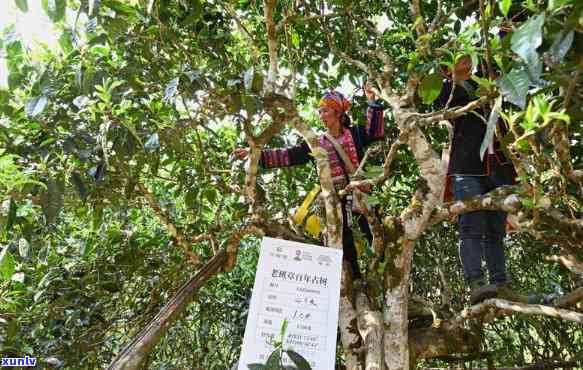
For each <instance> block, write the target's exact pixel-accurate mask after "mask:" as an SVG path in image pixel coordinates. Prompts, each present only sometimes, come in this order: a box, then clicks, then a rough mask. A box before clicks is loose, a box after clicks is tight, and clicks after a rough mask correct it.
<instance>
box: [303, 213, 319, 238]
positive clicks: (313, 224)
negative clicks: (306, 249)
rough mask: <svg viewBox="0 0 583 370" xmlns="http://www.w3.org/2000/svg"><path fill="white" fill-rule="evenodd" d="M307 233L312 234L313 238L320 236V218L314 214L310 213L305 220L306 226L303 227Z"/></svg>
mask: <svg viewBox="0 0 583 370" xmlns="http://www.w3.org/2000/svg"><path fill="white" fill-rule="evenodd" d="M304 229H305V230H306V232H308V234H310V235H312V236H313V237H314V238H316V239H317V238H319V237H320V232H321V231H322V229H321V228H320V218H319V217H318V216H316V215H310V216H309V217H308V220H307V221H306V227H305V228H304Z"/></svg>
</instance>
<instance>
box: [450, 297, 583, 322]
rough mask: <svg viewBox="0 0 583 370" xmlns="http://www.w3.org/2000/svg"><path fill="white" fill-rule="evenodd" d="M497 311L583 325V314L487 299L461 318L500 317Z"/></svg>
mask: <svg viewBox="0 0 583 370" xmlns="http://www.w3.org/2000/svg"><path fill="white" fill-rule="evenodd" d="M492 311H494V312H492ZM497 311H502V312H503V313H505V312H506V313H521V314H525V315H544V316H549V317H554V318H558V319H562V320H567V321H572V322H576V323H579V324H583V314H581V313H578V312H574V311H568V310H565V309H562V308H555V307H550V306H543V305H539V304H525V303H518V302H511V301H506V300H503V299H487V300H485V301H484V302H482V303H480V304H477V305H474V306H471V307H469V308H466V309H465V310H464V311H463V312H462V314H461V317H462V318H464V319H467V318H475V317H482V316H484V315H490V314H494V316H499V313H498V312H497Z"/></svg>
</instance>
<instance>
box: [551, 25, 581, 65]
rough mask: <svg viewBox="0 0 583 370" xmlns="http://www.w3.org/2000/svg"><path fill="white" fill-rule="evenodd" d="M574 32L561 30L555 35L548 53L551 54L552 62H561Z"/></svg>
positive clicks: (571, 42) (570, 43) (571, 41)
mask: <svg viewBox="0 0 583 370" xmlns="http://www.w3.org/2000/svg"><path fill="white" fill-rule="evenodd" d="M574 36H575V32H573V31H570V32H566V34H565V31H561V32H559V33H558V34H557V35H556V36H555V40H554V41H553V44H552V45H551V48H550V49H549V54H550V55H551V61H552V62H553V63H561V62H562V61H563V58H564V57H565V55H567V52H568V51H569V49H570V48H571V45H572V44H573V39H574Z"/></svg>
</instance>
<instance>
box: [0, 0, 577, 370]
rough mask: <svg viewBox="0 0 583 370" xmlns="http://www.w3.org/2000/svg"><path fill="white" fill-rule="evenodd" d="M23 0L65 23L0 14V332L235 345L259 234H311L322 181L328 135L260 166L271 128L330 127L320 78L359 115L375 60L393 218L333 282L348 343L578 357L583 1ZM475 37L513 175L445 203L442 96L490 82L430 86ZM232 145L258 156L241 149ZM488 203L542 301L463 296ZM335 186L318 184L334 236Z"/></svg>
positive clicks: (54, 361)
mask: <svg viewBox="0 0 583 370" xmlns="http://www.w3.org/2000/svg"><path fill="white" fill-rule="evenodd" d="M12 1H13V0H3V1H2V4H1V5H0V11H3V10H2V7H4V6H5V2H12ZM33 1H41V4H42V6H43V9H44V11H45V12H46V14H47V15H48V16H49V17H50V19H51V20H52V21H53V22H54V25H55V27H56V29H57V30H58V32H59V35H60V37H59V46H60V47H59V48H47V47H45V48H41V49H37V50H34V51H32V50H29V49H27V48H26V47H25V45H24V44H23V42H22V41H21V40H20V39H19V36H18V34H17V33H16V32H15V29H14V27H10V26H9V27H6V28H4V29H3V30H0V32H1V34H0V55H1V57H2V58H5V60H6V62H7V67H8V73H9V74H8V86H6V87H4V88H1V89H0V248H1V251H0V354H1V356H2V357H21V356H25V355H29V356H36V357H38V358H39V359H40V361H41V362H42V363H43V365H42V366H46V367H56V368H64V369H96V368H104V367H107V366H108V365H109V364H111V363H112V361H114V359H116V356H117V360H118V361H122V362H123V361H126V360H127V361H126V362H124V364H125V365H123V366H122V365H120V363H121V362H118V365H116V366H118V367H115V366H113V365H112V368H120V369H121V368H128V369H129V368H140V367H141V368H150V369H188V368H192V369H229V368H231V367H232V366H233V365H234V364H235V363H236V361H237V359H238V356H239V351H240V346H241V341H242V338H243V333H244V328H245V321H246V318H247V309H248V305H249V300H250V297H251V288H252V285H253V279H254V271H255V266H256V263H257V258H258V254H259V252H258V245H259V242H260V240H261V237H262V236H264V235H266V236H274V237H281V238H286V239H293V240H300V241H305V242H309V243H318V241H317V240H316V239H314V238H313V237H312V236H311V235H310V234H308V233H304V228H303V226H302V225H295V224H294V223H293V222H292V221H290V220H291V216H293V213H294V211H295V210H296V209H297V207H298V206H299V205H300V204H301V202H302V201H303V199H304V197H305V196H306V194H307V193H308V192H309V191H310V190H311V189H312V188H313V187H314V186H315V185H316V184H321V185H322V187H323V189H326V186H327V185H326V181H325V180H326V178H325V176H326V172H325V169H326V166H327V164H326V163H322V161H318V163H317V166H313V165H307V166H302V167H295V168H293V169H280V170H271V171H266V170H259V172H257V160H258V157H257V153H258V151H259V150H260V149H261V148H264V147H278V146H285V145H291V144H295V143H296V142H297V141H298V140H299V138H300V137H301V136H303V137H304V138H308V139H309V138H310V135H311V134H312V135H313V133H314V132H317V131H321V130H322V126H321V123H320V122H319V121H318V117H317V113H316V105H317V99H318V98H319V97H320V94H321V93H322V92H323V91H325V90H328V89H341V90H342V91H343V92H345V93H347V94H348V96H349V97H350V99H351V101H352V103H353V104H352V108H351V111H350V112H351V117H352V119H353V121H354V122H355V123H356V124H363V123H364V120H365V118H364V117H365V116H364V115H365V111H364V107H365V102H366V99H365V97H364V95H363V92H362V89H361V88H360V87H361V86H362V84H363V83H364V81H365V80H366V79H367V78H369V79H371V80H372V81H373V83H374V86H375V91H376V92H377V95H378V96H379V97H380V98H381V99H382V100H383V102H384V104H385V105H386V107H387V110H386V112H385V117H386V132H387V134H386V139H385V140H384V142H382V143H380V144H377V146H375V147H374V150H372V151H371V152H370V153H369V159H368V161H367V165H366V167H365V168H364V171H363V172H362V174H361V181H369V182H372V183H374V184H376V186H375V188H374V193H373V196H372V197H371V201H372V202H373V203H374V204H375V205H376V206H377V207H378V210H379V212H378V213H379V214H380V215H381V216H382V220H381V222H380V223H379V224H378V225H376V226H377V229H376V230H377V232H376V233H375V246H368V245H366V242H364V239H363V238H360V239H361V241H360V242H359V253H360V262H361V267H362V270H363V271H365V279H366V280H367V281H368V283H367V286H366V288H362V287H359V286H352V285H351V282H350V281H345V282H344V283H343V284H345V285H343V292H344V293H343V298H342V304H343V307H344V308H343V310H344V311H342V312H344V313H346V315H344V316H343V317H344V318H345V319H346V318H347V317H348V318H350V317H352V318H353V319H354V323H356V322H358V330H352V331H350V330H349V329H350V325H356V324H354V323H353V322H352V321H351V320H348V321H346V322H341V323H340V335H339V340H338V351H337V356H338V361H337V363H338V365H337V366H338V368H343V366H346V368H350V369H356V368H366V369H385V368H386V369H405V368H408V367H409V366H411V367H415V366H416V367H417V368H427V367H455V366H462V364H463V366H465V367H466V368H486V367H488V368H496V367H524V366H526V365H529V364H546V366H548V367H549V368H551V367H559V366H567V367H571V368H577V367H579V368H581V367H583V365H582V364H581V361H583V358H582V355H583V350H582V349H583V304H582V300H583V242H582V240H583V187H582V185H583V137H582V134H583V127H582V122H583V83H582V78H581V76H582V73H583V3H582V2H580V1H575V0H549V1H535V0H528V1H510V0H505V1H484V0H480V1H450V0H436V1H433V0H431V1H429V0H415V1H373V0H369V1H345V0H329V1H311V0H285V1H275V0H265V2H263V1H248V0H238V1H225V0H216V1H211V0H209V1H206V0H175V1H174V0H126V1H123V0H14V3H15V4H16V6H18V8H19V9H20V11H22V12H27V11H28V6H29V3H32V2H33ZM500 29H505V30H510V31H512V32H510V33H509V34H508V36H507V37H504V38H499V37H498V31H499V30H500ZM465 54H469V55H471V57H472V59H473V60H474V62H475V65H476V66H478V65H479V66H480V67H479V68H476V69H475V71H474V72H476V73H477V75H475V76H474V80H475V81H476V82H477V83H478V84H479V86H480V92H479V93H480V96H481V97H480V99H479V101H478V102H479V104H482V105H486V106H489V107H492V106H495V105H496V104H497V102H500V103H501V102H504V104H503V105H502V107H503V108H502V109H500V112H499V116H500V117H501V119H503V120H505V121H506V122H507V123H509V125H510V127H511V128H512V130H511V135H510V136H508V137H505V138H504V145H505V146H506V148H507V150H508V152H509V153H510V154H511V156H512V159H513V161H514V163H515V165H516V166H517V168H518V169H519V175H520V182H519V184H517V185H516V186H513V187H510V188H504V189H503V190H502V191H500V192H499V193H497V194H496V195H495V196H493V197H492V199H490V201H488V202H483V201H482V200H483V199H482V198H480V199H477V200H475V201H474V202H467V203H466V204H462V205H460V204H457V205H456V204H451V203H445V204H442V203H441V200H440V199H439V194H441V193H442V191H443V186H444V184H443V181H442V180H440V179H444V178H445V176H444V172H443V166H442V164H441V161H440V158H441V151H442V150H443V148H444V146H446V145H447V143H448V129H447V127H446V125H443V124H440V122H442V121H444V120H446V119H448V118H452V117H456V116H459V115H460V114H464V113H466V111H470V110H472V109H474V108H475V107H476V106H472V107H452V108H450V109H446V110H442V111H437V110H435V109H434V108H433V106H432V103H433V101H434V100H435V99H436V98H437V96H438V95H439V91H440V90H441V86H442V75H441V71H442V70H443V69H444V67H447V66H451V65H453V63H454V62H455V61H456V60H457V59H459V57H460V56H462V55H465ZM478 70H480V71H481V72H478ZM488 72H494V73H493V74H488ZM496 75H498V76H496ZM468 114H471V113H468ZM496 118H497V117H495V118H492V117H484V119H485V121H487V122H486V124H488V122H492V121H494V122H495V121H496ZM489 125H490V126H492V124H491V123H490V124H489ZM243 146H244V147H251V155H250V159H249V163H247V164H245V163H242V162H241V161H235V160H234V158H233V156H232V151H233V149H234V148H236V147H243ZM335 207H336V208H335ZM481 208H487V209H504V210H506V211H509V212H510V213H512V214H513V215H514V219H515V227H516V230H515V231H516V232H514V233H513V234H511V235H510V236H509V237H508V240H507V244H506V245H507V257H508V265H509V266H508V268H509V271H510V274H511V276H512V279H513V284H514V287H515V289H516V290H517V291H520V292H522V293H524V294H526V293H535V292H536V293H538V294H540V295H541V297H544V298H545V299H546V302H547V305H548V307H547V306H541V305H526V304H524V305H520V306H516V307H510V308H508V307H502V306H500V304H503V303H504V302H502V303H500V302H498V303H496V302H490V303H487V302H485V303H484V304H482V305H480V307H477V306H474V307H473V308H475V309H473V310H472V309H470V310H465V311H464V309H465V308H468V306H469V301H468V298H469V297H468V292H467V287H466V286H465V285H464V282H463V276H462V272H461V266H460V263H459V259H458V255H457V253H458V252H457V243H458V239H457V226H456V223H455V220H456V215H457V214H458V213H460V212H463V211H464V210H468V209H481ZM335 209H337V202H335V201H334V200H333V199H332V198H330V200H328V203H326V214H327V220H326V221H324V223H323V226H327V227H326V229H325V230H324V232H327V233H329V234H328V235H329V240H331V246H332V247H334V240H335V239H334V238H335V235H336V234H335V232H336V231H337V230H336V229H337V228H336V227H335V224H334V222H335V221H334V220H336V221H337V218H336V219H335V218H334V216H333V215H334V210H335ZM335 230H336V231H335ZM379 230H380V231H379ZM185 284H186V285H185ZM181 287H182V288H181ZM185 288H186V289H185ZM347 292H348V293H347ZM172 297H175V298H178V300H171V299H172ZM168 302H170V303H171V304H170V305H169V306H164V305H166V304H167V303H168ZM391 302H392V303H391ZM395 302H396V303H395ZM411 302H413V303H414V304H413V303H411ZM173 304H174V305H173ZM496 304H498V306H497V305H496ZM408 305H409V306H410V307H409V308H411V307H417V308H419V307H421V308H420V310H421V312H422V314H421V316H420V317H422V319H421V320H415V319H414V318H415V317H416V316H415V314H413V313H412V312H411V309H409V310H408V309H407V306H408ZM517 307H518V308H517ZM545 307H546V308H545ZM163 308H164V309H163ZM161 310H162V311H161ZM159 312H162V313H164V312H167V313H170V314H169V315H168V316H167V317H161V316H160V315H159ZM408 312H409V313H410V314H409V315H408ZM156 315H158V316H156ZM350 315H352V316H350ZM341 316H342V314H341ZM370 317H373V318H374V320H372V321H371V322H368V323H367V321H366V320H367V318H370ZM152 319H156V320H163V322H170V324H169V325H168V326H167V330H166V332H165V333H162V332H158V333H157V334H156V335H151V334H152V333H153V332H155V331H156V330H155V329H152V328H151V326H149V324H148V323H149V322H150V321H151V320H152ZM341 319H342V317H341ZM375 320H376V321H375ZM383 320H384V322H383ZM363 323H364V324H363ZM353 329H356V328H355V327H353ZM375 333H376V334H375ZM379 333H380V334H379ZM136 338H138V339H140V338H141V339H142V342H140V343H138V342H136ZM383 338H384V339H383ZM387 338H398V339H399V340H398V341H397V342H395V343H393V342H392V341H388V339H387ZM452 338H453V339H452ZM132 341H133V342H132ZM128 344H131V345H133V347H132V348H130V347H128V348H126V350H125V351H123V349H124V348H125V347H126V346H128ZM140 346H141V347H140ZM392 346H393V347H392ZM138 347H139V348H140V349H139V350H136V348H138ZM124 356H125V357H124ZM124 359H125V360H124ZM128 359H132V360H131V361H130V360H128ZM134 360H135V361H136V362H135V364H133V365H128V364H129V363H132V361H134ZM138 364H139V365H138ZM361 366H362V367H361ZM375 366H376V367H375Z"/></svg>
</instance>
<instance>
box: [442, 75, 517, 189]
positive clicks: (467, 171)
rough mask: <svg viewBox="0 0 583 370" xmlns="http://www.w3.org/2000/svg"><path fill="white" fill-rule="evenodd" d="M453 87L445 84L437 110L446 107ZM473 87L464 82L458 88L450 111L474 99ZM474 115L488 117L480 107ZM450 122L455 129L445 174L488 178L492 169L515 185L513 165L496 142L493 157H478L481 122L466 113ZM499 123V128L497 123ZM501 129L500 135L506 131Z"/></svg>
mask: <svg viewBox="0 0 583 370" xmlns="http://www.w3.org/2000/svg"><path fill="white" fill-rule="evenodd" d="M452 86H453V83H452V81H451V80H446V81H445V82H444V84H443V88H442V90H441V94H440V96H439V98H437V101H436V106H437V108H439V109H443V108H444V107H445V105H446V103H447V100H448V99H449V96H450V93H451V89H452ZM475 88H476V84H475V83H474V82H473V81H467V82H466V83H465V87H464V86H461V85H457V86H456V87H455V90H454V94H453V98H452V100H451V102H450V104H449V108H453V107H463V106H465V105H466V104H468V103H470V102H471V101H472V100H475V97H474V94H473V91H472V90H473V89H475ZM475 112H476V113H478V114H480V115H482V116H485V118H486V119H487V118H488V117H487V116H488V114H487V113H486V114H485V113H484V110H483V109H481V108H478V109H476V110H475ZM451 123H452V125H453V127H454V128H453V140H452V144H451V153H450V159H449V168H448V175H474V176H487V175H490V174H491V173H492V170H493V169H494V168H495V169H496V171H502V172H504V174H505V175H506V177H507V178H508V183H513V182H514V178H515V177H516V172H515V171H514V166H513V165H512V162H510V161H509V160H508V159H507V158H506V157H505V156H504V153H503V152H502V150H501V148H500V143H499V141H498V140H497V139H495V141H494V154H492V155H488V154H486V155H485V156H484V160H483V161H482V159H481V158H480V146H481V145H482V140H483V139H484V135H485V134H486V124H485V123H484V122H483V121H482V119H480V118H479V117H478V116H476V115H475V114H473V113H471V112H468V113H466V114H464V115H463V116H460V117H458V118H455V119H453V120H452V121H451ZM498 124H499V125H501V123H500V122H499V123H498ZM500 129H501V131H502V132H505V129H504V127H500Z"/></svg>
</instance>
